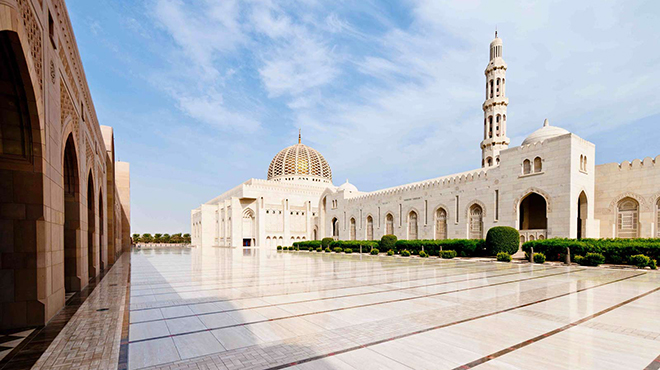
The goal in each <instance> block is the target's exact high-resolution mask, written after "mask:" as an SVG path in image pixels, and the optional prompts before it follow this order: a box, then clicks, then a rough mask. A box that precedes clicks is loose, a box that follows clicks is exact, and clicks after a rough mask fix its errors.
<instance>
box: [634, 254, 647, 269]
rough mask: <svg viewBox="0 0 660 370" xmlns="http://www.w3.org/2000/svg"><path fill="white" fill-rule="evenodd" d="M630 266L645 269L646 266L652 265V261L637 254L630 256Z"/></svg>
mask: <svg viewBox="0 0 660 370" xmlns="http://www.w3.org/2000/svg"><path fill="white" fill-rule="evenodd" d="M630 264H631V265H635V266H637V268H640V269H643V268H644V267H646V266H649V265H650V264H651V259H650V258H649V257H647V256H645V255H643V254H636V255H634V256H630Z"/></svg>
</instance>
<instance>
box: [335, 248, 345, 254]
mask: <svg viewBox="0 0 660 370" xmlns="http://www.w3.org/2000/svg"><path fill="white" fill-rule="evenodd" d="M334 251H335V253H341V252H342V251H343V249H342V247H335V249H334Z"/></svg>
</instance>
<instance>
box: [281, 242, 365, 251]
mask: <svg viewBox="0 0 660 370" xmlns="http://www.w3.org/2000/svg"><path fill="white" fill-rule="evenodd" d="M293 246H294V247H298V248H299V249H300V250H302V251H306V250H314V249H317V248H319V247H322V241H321V240H308V241H304V242H295V243H293ZM360 246H361V247H362V253H370V252H371V249H372V248H378V242H377V241H373V240H333V241H331V242H330V243H329V244H328V245H327V246H326V248H328V247H329V248H330V249H332V250H334V249H335V248H342V249H346V248H349V249H352V250H353V252H360Z"/></svg>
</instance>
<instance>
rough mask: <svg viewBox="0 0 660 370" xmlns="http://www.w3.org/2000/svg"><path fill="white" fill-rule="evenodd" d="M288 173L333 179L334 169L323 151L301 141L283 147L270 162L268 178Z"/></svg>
mask: <svg viewBox="0 0 660 370" xmlns="http://www.w3.org/2000/svg"><path fill="white" fill-rule="evenodd" d="M288 175H308V176H316V177H321V178H324V179H327V180H330V181H332V171H331V170H330V166H329V165H328V162H326V160H325V158H323V156H322V155H321V153H319V152H317V151H316V150H315V149H314V148H310V147H308V146H307V145H305V144H301V143H298V144H296V145H292V146H290V147H288V148H284V149H282V150H281V151H280V152H279V153H277V155H276V156H275V157H274V158H273V160H272V161H271V162H270V167H268V180H272V179H275V178H278V177H281V176H288Z"/></svg>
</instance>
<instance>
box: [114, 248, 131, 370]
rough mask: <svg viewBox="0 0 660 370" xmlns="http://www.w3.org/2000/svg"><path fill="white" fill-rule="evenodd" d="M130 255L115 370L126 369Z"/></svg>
mask: <svg viewBox="0 0 660 370" xmlns="http://www.w3.org/2000/svg"><path fill="white" fill-rule="evenodd" d="M131 255H132V253H129V254H128V280H127V281H126V301H125V302H124V320H123V322H122V326H121V344H120V346H119V363H118V364H117V370H126V369H128V333H129V327H130V316H131V310H130V309H129V307H131Z"/></svg>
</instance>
